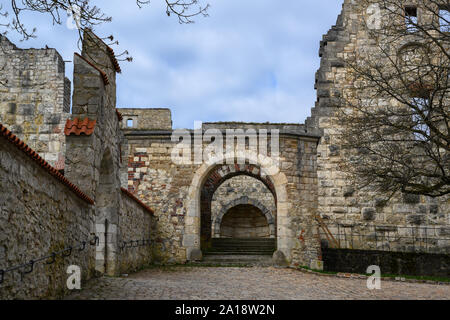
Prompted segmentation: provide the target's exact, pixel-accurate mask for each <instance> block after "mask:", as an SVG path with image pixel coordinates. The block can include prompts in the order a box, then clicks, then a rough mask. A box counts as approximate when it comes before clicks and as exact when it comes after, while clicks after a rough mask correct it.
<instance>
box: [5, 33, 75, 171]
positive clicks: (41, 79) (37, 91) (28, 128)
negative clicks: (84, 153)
mask: <svg viewBox="0 0 450 320" xmlns="http://www.w3.org/2000/svg"><path fill="white" fill-rule="evenodd" d="M0 47H1V48H2V50H0V123H3V124H5V125H7V126H8V127H9V128H10V130H11V131H13V132H14V133H15V134H16V135H17V136H18V137H19V138H20V139H22V140H23V141H25V143H27V144H28V145H29V146H30V147H31V148H33V149H34V150H36V152H38V153H39V154H41V155H42V157H43V158H44V159H45V160H47V161H48V162H49V163H50V164H51V165H53V166H56V167H57V169H64V154H65V139H64V133H63V130H64V124H65V122H66V119H67V117H68V116H69V112H70V81H69V80H68V79H67V78H65V74H64V70H65V63H64V61H63V59H62V57H61V56H60V55H59V53H58V52H57V51H56V50H55V49H51V48H48V49H19V48H17V47H16V46H15V45H13V44H12V43H11V42H9V40H8V39H7V38H6V37H4V36H0Z"/></svg>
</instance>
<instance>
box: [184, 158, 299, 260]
mask: <svg viewBox="0 0 450 320" xmlns="http://www.w3.org/2000/svg"><path fill="white" fill-rule="evenodd" d="M223 160H224V161H225V162H226V163H232V162H234V163H235V164H234V165H233V164H230V165H223V163H224V162H223V161H222V160H221V161H217V162H215V163H204V164H203V165H201V166H200V168H199V169H198V170H197V171H196V173H195V174H194V177H193V180H192V183H191V186H190V187H189V194H188V199H187V200H188V206H187V215H186V219H185V233H184V236H183V246H184V247H185V248H186V255H187V259H188V260H198V259H199V258H200V259H201V256H202V253H201V248H202V245H201V243H202V242H203V243H206V245H207V244H208V242H210V241H211V239H212V232H211V230H212V228H211V226H212V221H211V217H210V216H209V221H208V219H207V218H208V216H207V214H208V210H210V209H211V208H210V199H208V198H207V197H206V196H210V195H211V194H213V193H214V192H212V193H211V192H206V190H207V189H208V188H209V189H210V191H213V190H215V188H217V185H219V184H220V182H221V181H223V179H225V180H226V179H227V178H228V177H230V176H233V175H237V174H247V175H252V176H254V177H255V178H258V179H261V180H264V181H265V182H266V183H267V187H268V188H269V189H270V190H271V191H272V192H273V194H274V197H275V199H276V208H277V217H276V220H277V223H276V225H277V232H276V235H277V236H276V247H277V250H278V251H279V252H280V253H282V254H283V255H284V256H285V257H286V259H287V260H288V261H290V254H291V248H292V246H293V243H294V241H295V234H294V232H293V231H292V230H291V228H290V227H291V221H290V217H289V215H288V210H289V208H290V206H291V205H290V203H289V201H288V199H287V190H286V186H287V178H286V175H285V174H284V173H282V172H279V171H275V172H269V173H268V175H264V174H263V173H266V171H264V172H262V170H261V167H260V164H258V165H241V164H236V162H239V160H242V161H243V162H244V163H245V159H238V158H236V157H235V155H234V154H233V155H230V156H228V155H225V156H224V159H223ZM259 160H260V161H261V163H265V162H266V160H265V159H262V160H261V159H259ZM269 161H270V160H269ZM269 161H267V162H269ZM205 187H206V190H205ZM205 200H208V201H205ZM208 206H209V208H208ZM205 209H206V210H205ZM205 218H206V219H205ZM200 238H202V239H200ZM201 240H202V241H201ZM203 248H205V246H203Z"/></svg>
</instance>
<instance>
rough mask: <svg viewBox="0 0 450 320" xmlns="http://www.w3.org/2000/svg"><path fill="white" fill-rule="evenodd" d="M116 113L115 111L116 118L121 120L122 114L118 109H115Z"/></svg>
mask: <svg viewBox="0 0 450 320" xmlns="http://www.w3.org/2000/svg"><path fill="white" fill-rule="evenodd" d="M116 113H117V118H118V119H119V121H122V120H123V116H122V114H121V113H120V112H119V110H117V109H116Z"/></svg>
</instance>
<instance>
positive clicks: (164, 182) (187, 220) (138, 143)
mask: <svg viewBox="0 0 450 320" xmlns="http://www.w3.org/2000/svg"><path fill="white" fill-rule="evenodd" d="M123 121H126V117H124V120H123ZM138 123H139V120H138ZM165 123H166V124H168V123H169V121H167V120H166V122H165ZM170 123H171V122H170ZM280 126H281V125H276V124H246V125H245V128H246V129H247V128H256V129H259V128H268V129H269V130H270V129H271V128H274V129H275V128H281V127H280ZM283 126H284V125H283ZM157 127H161V126H157ZM217 127H218V128H219V129H225V128H241V127H242V124H236V123H219V124H216V123H214V124H211V123H208V124H204V127H203V129H207V128H217ZM289 127H290V128H287V129H290V130H286V129H283V128H281V129H283V130H285V131H288V132H290V133H291V134H294V135H282V134H280V151H281V172H282V174H283V175H284V176H286V181H285V182H283V185H285V186H286V197H287V199H288V201H287V202H284V203H280V204H279V205H280V206H281V207H283V210H285V211H286V212H287V214H286V216H283V217H278V221H281V223H282V225H281V226H280V225H279V226H278V231H277V235H279V234H280V230H281V233H282V236H283V237H284V239H289V240H283V241H282V243H281V245H282V246H285V248H286V251H287V252H288V253H289V256H290V261H291V264H292V265H295V264H296V265H308V266H309V264H310V261H311V260H314V259H317V257H318V255H319V254H320V253H319V252H318V250H319V248H318V246H319V240H318V239H317V236H316V234H317V226H316V225H315V224H314V223H313V222H312V221H311V220H312V214H314V213H315V210H316V205H317V203H316V201H317V198H316V197H317V193H316V190H315V185H316V181H317V180H316V179H317V178H316V143H317V142H316V138H314V136H311V137H308V136H306V137H299V136H296V135H295V134H300V133H302V134H305V131H304V128H302V126H299V125H289ZM145 129H146V128H140V129H139V130H125V131H124V134H125V136H126V139H127V141H128V146H127V148H126V151H124V150H123V151H122V152H123V153H122V155H123V156H124V155H126V156H127V158H128V166H127V167H124V168H126V170H127V173H126V176H127V179H126V181H125V179H122V184H124V183H126V185H127V188H128V189H129V190H130V191H131V192H134V193H135V194H136V196H137V197H138V198H139V199H141V200H142V201H143V202H144V203H146V204H147V205H148V206H150V207H151V208H154V209H155V216H156V219H157V231H156V250H155V252H156V256H155V259H158V260H160V261H162V262H165V263H174V262H176V263H182V262H184V261H186V259H188V258H189V256H188V254H189V253H188V252H187V251H186V248H187V247H190V246H192V243H191V242H190V241H194V240H192V239H191V237H190V236H188V237H186V234H193V233H195V232H197V231H196V227H195V226H194V225H195V223H196V222H195V219H198V218H193V217H190V216H189V210H190V207H189V205H190V203H191V198H190V188H191V187H192V186H193V187H195V188H200V186H201V184H198V183H200V182H199V181H196V180H194V176H195V175H194V174H195V173H196V172H197V171H198V170H199V168H200V166H199V165H194V164H192V165H183V166H180V165H175V164H174V163H172V160H171V153H172V149H173V148H174V146H175V145H176V144H177V143H178V142H173V141H171V131H168V132H158V130H156V131H151V130H150V131H147V130H145ZM191 132H192V131H191ZM122 174H124V173H122ZM194 203H195V202H194ZM198 205H199V204H198ZM198 223H199V222H198ZM280 228H281V229H280ZM187 239H189V240H187Z"/></svg>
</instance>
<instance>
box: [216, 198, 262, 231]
mask: <svg viewBox="0 0 450 320" xmlns="http://www.w3.org/2000/svg"><path fill="white" fill-rule="evenodd" d="M220 237H221V238H238V239H245V238H269V237H270V229H269V222H268V221H267V218H266V216H265V215H264V213H263V212H262V211H261V210H260V209H258V208H257V207H255V206H252V205H250V204H239V205H237V206H235V207H232V208H231V209H229V210H228V211H227V212H226V213H225V215H224V217H223V218H222V221H221V223H220Z"/></svg>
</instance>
